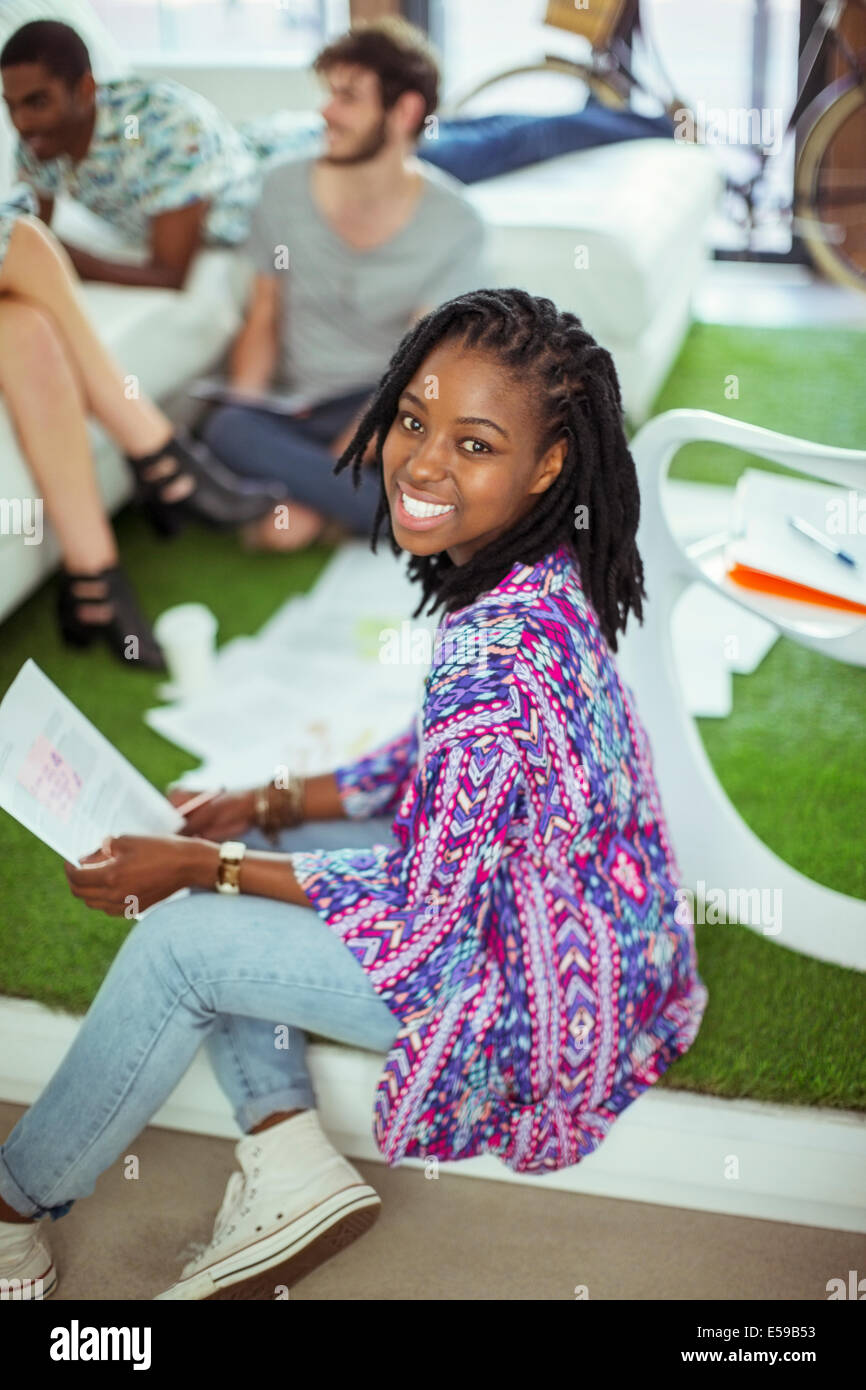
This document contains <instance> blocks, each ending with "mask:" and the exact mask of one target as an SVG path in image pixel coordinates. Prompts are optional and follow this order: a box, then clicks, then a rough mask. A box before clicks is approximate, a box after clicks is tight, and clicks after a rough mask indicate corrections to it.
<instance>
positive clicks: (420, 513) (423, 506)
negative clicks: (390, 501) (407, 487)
mask: <svg viewBox="0 0 866 1390" xmlns="http://www.w3.org/2000/svg"><path fill="white" fill-rule="evenodd" d="M400 496H401V497H402V499H403V506H404V507H405V508H406V511H407V512H408V513H409V515H410V516H417V517H424V516H444V515H445V513H446V512H453V510H454V508H453V507H441V506H437V505H436V503H434V502H419V501H418V500H417V499H416V498H414V497H407V496H406V494H405V492H401V493H400Z"/></svg>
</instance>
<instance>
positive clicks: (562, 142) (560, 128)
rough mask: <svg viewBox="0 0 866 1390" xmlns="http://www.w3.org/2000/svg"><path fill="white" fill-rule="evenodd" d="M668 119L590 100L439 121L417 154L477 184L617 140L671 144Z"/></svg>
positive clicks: (464, 181) (467, 181)
mask: <svg viewBox="0 0 866 1390" xmlns="http://www.w3.org/2000/svg"><path fill="white" fill-rule="evenodd" d="M673 133H674V125H673V121H672V120H671V118H670V117H669V116H664V115H662V116H641V115H639V114H638V113H637V112H636V111H610V110H608V108H607V107H606V106H603V105H602V104H601V102H599V101H597V100H596V99H595V98H594V97H590V98H589V99H588V101H587V103H586V106H585V107H584V109H583V110H582V111H566V112H563V113H561V114H556V115H552V116H526V115H520V114H514V115H507V114H506V115H495V116H466V117H454V118H453V119H450V120H440V122H439V130H438V135H437V138H436V139H435V140H434V139H429V138H425V137H424V136H423V135H422V136H421V139H420V140H419V141H418V148H417V151H416V153H417V154H418V157H419V159H425V160H426V161H427V163H428V164H435V165H437V166H438V168H440V169H444V170H445V171H446V173H449V174H452V175H453V176H454V178H456V179H460V181H461V183H478V182H479V181H480V180H481V179H492V178H495V177H496V175H497V174H508V173H510V172H511V170H512V169H522V168H523V167H524V166H525V165H527V164H538V163H540V162H541V161H542V160H545V159H554V158H555V157H556V156H557V155H560V154H569V153H571V151H572V150H585V149H589V148H591V147H592V146H594V145H611V144H614V143H616V142H617V141H620V140H640V139H656V140H659V139H665V138H668V139H672V138H673Z"/></svg>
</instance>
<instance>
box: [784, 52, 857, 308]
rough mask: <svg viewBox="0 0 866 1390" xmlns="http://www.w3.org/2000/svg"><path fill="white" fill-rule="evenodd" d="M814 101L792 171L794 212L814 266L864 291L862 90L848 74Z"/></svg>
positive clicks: (833, 277)
mask: <svg viewBox="0 0 866 1390" xmlns="http://www.w3.org/2000/svg"><path fill="white" fill-rule="evenodd" d="M818 100H819V103H820V108H821V109H819V110H818V113H817V115H816V116H815V118H814V119H813V120H811V124H810V125H809V130H808V134H807V135H806V138H805V140H804V142H803V147H802V150H801V151H800V158H799V160H798V161H797V168H796V171H795V174H794V217H795V219H797V223H798V224H799V226H798V232H799V235H800V236H801V237H802V239H803V242H804V243H805V245H806V248H807V249H808V252H809V255H810V256H811V258H812V260H813V261H814V263H815V265H816V267H817V268H818V269H819V270H822V271H823V272H824V274H825V275H827V276H828V278H829V279H831V280H833V281H835V282H836V283H837V284H840V285H848V286H850V287H851V288H853V289H857V290H861V291H863V292H866V167H864V161H863V150H864V149H866V93H864V91H863V89H862V87H861V86H859V85H858V83H857V79H856V78H854V77H846V78H843V79H841V80H840V81H839V82H834V83H833V84H832V86H830V87H828V88H827V91H826V92H824V93H822V95H821V97H820V98H819V99H818ZM812 109H814V108H812ZM810 116H811V111H807V112H806V116H805V117H804V120H807V121H808V120H809V119H810Z"/></svg>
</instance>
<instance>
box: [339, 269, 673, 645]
mask: <svg viewBox="0 0 866 1390" xmlns="http://www.w3.org/2000/svg"><path fill="white" fill-rule="evenodd" d="M448 339H462V340H463V342H464V344H465V346H466V348H478V349H481V350H484V351H488V352H490V353H491V354H492V355H493V356H494V357H495V358H496V359H498V361H499V362H500V363H501V364H502V366H503V367H505V368H506V369H509V370H510V371H512V372H514V373H516V374H519V377H520V380H521V381H523V382H525V383H526V384H527V385H528V386H529V387H530V389H531V390H532V391H533V396H534V402H536V403H537V408H538V412H539V428H538V436H539V446H538V457H539V458H540V457H541V456H542V454H543V453H545V452H546V451H547V449H549V448H550V447H551V445H552V444H553V443H554V442H555V441H556V440H557V439H560V438H562V437H563V436H565V437H566V438H567V441H568V451H567V454H566V456H565V459H564V461H563V465H562V468H561V470H560V472H559V475H558V477H557V478H556V479H555V480H554V482H553V483H552V484H551V485H550V487H549V488H548V489H547V491H546V492H543V493H541V494H540V495H539V498H538V501H537V503H536V504H535V506H534V507H533V508H532V510H531V511H529V512H528V513H527V514H526V516H524V517H523V518H521V519H520V520H519V521H518V522H516V523H515V525H514V526H513V527H512V528H511V530H510V531H508V532H506V533H505V535H502V536H499V537H498V538H497V539H496V540H495V541H493V542H491V543H490V544H489V545H486V546H484V547H483V548H482V549H480V550H478V551H476V553H475V554H474V555H473V556H472V558H471V559H470V560H469V561H467V562H466V564H463V565H455V564H454V563H453V561H452V560H451V558H450V557H449V555H448V554H447V552H446V551H442V552H440V553H439V554H434V555H423V556H421V555H413V556H412V557H411V559H410V561H409V566H408V569H409V574H410V575H411V577H412V578H416V579H419V580H420V581H421V586H422V596H421V600H420V602H419V604H418V607H417V608H416V609H415V613H414V614H413V616H414V617H417V616H418V615H419V614H420V613H421V612H422V610H423V609H424V605H425V604H426V603H427V602H428V600H431V603H430V607H429V608H428V610H427V611H428V613H429V612H433V611H435V609H436V608H438V607H439V606H440V605H444V609H445V612H453V611H455V610H456V609H459V608H463V607H465V606H466V605H467V604H470V603H473V602H474V601H475V599H476V598H477V597H478V596H479V595H480V594H482V593H484V592H485V591H486V590H488V589H490V588H492V587H493V586H494V585H496V584H497V583H498V582H499V581H500V580H501V579H502V578H504V576H505V575H506V574H507V573H508V572H509V570H510V569H511V568H512V566H513V565H514V564H516V563H517V562H520V563H522V564H527V565H531V564H534V563H536V562H537V561H538V560H540V559H542V558H544V557H545V556H546V555H548V554H549V553H550V552H551V551H552V550H554V549H555V548H556V547H557V546H558V545H559V544H561V543H562V542H565V543H566V544H567V545H568V547H569V548H570V550H571V551H572V553H573V555H574V557H575V558H576V560H577V563H578V566H579V570H580V578H581V584H582V586H583V588H584V591H585V592H586V594H587V596H588V598H589V600H590V602H591V603H592V606H593V608H594V610H595V613H596V616H597V618H598V621H599V626H600V628H601V630H602V632H603V634H604V636H605V639H606V640H607V642H608V644H609V646H610V648H611V650H612V651H616V649H617V642H616V634H617V631H618V630H620V629H621V630H622V631H625V625H626V619H627V617H628V614H629V611H634V613H635V614H636V616H637V618H638V619H639V620H640V621H643V608H642V604H641V598H645V597H646V594H645V591H644V587H643V565H642V563H641V558H640V555H639V554H638V550H637V546H636V545H635V535H636V533H637V526H638V519H639V516H640V494H639V491H638V483H637V474H636V472H635V466H634V461H633V459H632V457H631V454H630V453H629V449H628V444H627V442H626V438H625V432H624V428H623V419H622V398H621V394H620V387H619V380H618V378H617V374H616V369H615V367H614V364H613V359H612V358H611V355H610V353H609V352H608V351H607V350H606V349H605V348H603V347H600V346H599V344H598V343H597V342H596V341H595V339H594V338H592V337H591V336H590V334H589V333H587V332H586V330H585V329H584V328H583V327H582V326H581V322H580V319H578V318H576V317H575V315H574V314H570V313H567V312H560V311H558V310H557V308H556V306H555V305H554V304H553V303H552V302H551V300H549V299H541V298H537V297H536V296H534V295H531V294H528V293H527V292H526V291H525V290H520V289H495V290H494V289H487V290H474V291H472V292H471V293H470V294H464V295H461V296H460V297H459V298H457V299H452V300H449V301H448V302H447V303H446V304H443V305H441V306H440V307H439V308H438V309H434V310H433V311H432V312H431V313H429V314H427V315H426V316H425V317H424V318H422V319H420V320H419V321H418V323H417V324H416V325H415V326H414V327H413V328H412V329H410V331H409V332H408V333H407V334H406V335H405V337H404V338H403V339H402V341H401V342H400V344H399V346H398V348H397V350H396V352H395V353H394V355H393V357H392V358H391V362H390V364H389V366H388V369H387V371H386V372H385V374H384V375H383V377H382V379H381V381H380V383H379V386H378V388H377V391H376V394H375V395H374V396H373V398H372V400H371V401H370V403H369V405H368V406H367V409H366V411H365V413H364V415H363V416H362V418H361V421H360V423H359V425H358V428H357V430H356V431H355V434H354V436H353V438H352V440H351V441H350V443H349V444H348V446H347V447H346V449H345V450H344V452H343V453H342V454H341V455H340V458H339V460H338V462H337V464H336V467H335V469H334V471H335V472H340V471H341V470H342V469H344V468H346V467H348V465H349V464H351V465H352V469H353V476H354V478H355V480H356V482H358V481H360V477H361V468H362V466H363V465H362V461H363V457H364V453H365V451H366V449H367V446H368V444H369V442H370V439H371V437H372V436H373V434H374V432H376V433H377V443H376V463H377V464H378V468H379V477H380V481H381V482H382V492H381V496H380V498H379V506H378V508H377V511H376V516H375V518H374V521H373V530H372V536H371V549H372V550H373V551H374V552H375V550H376V542H377V538H378V535H379V530H380V527H381V525H382V522H383V521H385V522H386V523H387V528H388V537H389V540H390V543H391V548H392V550H393V552H394V554H395V555H396V554H399V553H400V546H399V545H398V544H397V542H396V540H395V539H394V534H393V531H392V530H391V518H390V511H389V508H388V502H387V498H386V495H385V488H384V478H383V471H382V470H383V465H382V448H383V445H384V442H385V438H386V436H387V434H388V431H389V430H390V428H391V425H392V424H393V421H394V417H395V415H396V413H397V406H398V402H399V400H400V396H401V394H402V393H403V391H404V390H405V388H406V386H407V384H408V382H409V381H410V380H411V378H412V376H413V375H414V373H415V372H416V371H417V370H418V367H419V366H420V365H421V363H422V362H423V360H424V358H425V357H426V356H427V354H428V353H429V352H430V351H431V350H432V349H433V348H434V347H436V346H437V345H438V344H439V343H441V342H443V341H445V340H448ZM578 506H585V507H586V508H587V513H586V515H587V516H588V518H589V525H588V526H586V527H582V528H580V527H576V524H575V511H576V508H577V507H578Z"/></svg>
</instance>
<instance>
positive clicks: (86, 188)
mask: <svg viewBox="0 0 866 1390" xmlns="http://www.w3.org/2000/svg"><path fill="white" fill-rule="evenodd" d="M319 138H320V134H319V123H318V122H317V121H316V120H315V119H314V118H312V117H310V116H308V115H307V114H306V113H304V115H302V116H298V115H296V114H295V113H292V112H276V113H274V115H273V116H267V117H259V118H257V119H256V120H254V121H248V122H246V123H245V124H243V125H240V126H237V127H235V126H234V125H232V123H231V121H229V119H228V118H227V117H226V116H224V115H223V114H222V113H221V112H220V111H218V110H217V108H216V107H215V106H213V105H212V103H211V102H209V101H207V100H206V98H205V97H203V96H200V95H199V93H198V92H194V91H192V90H191V89H190V88H189V87H184V86H182V85H181V84H180V83H178V82H172V81H170V80H167V79H166V80H163V81H157V82H147V81H145V80H144V79H142V78H138V77H127V78H123V79H120V80H119V81H116V82H104V83H101V84H99V86H97V89H96V120H95V124H94V128H93V135H92V138H91V141H90V145H89V147H88V150H87V153H86V154H85V156H84V158H83V159H82V160H80V161H79V162H78V163H77V164H76V163H74V162H73V161H72V160H71V159H70V157H69V156H68V155H65V154H64V155H59V156H58V157H57V158H56V159H48V160H40V159H37V158H36V156H35V155H34V154H32V153H31V151H30V150H29V149H28V148H27V146H26V145H25V144H24V143H23V141H21V140H19V141H18V143H17V147H16V160H17V177H18V178H19V179H21V180H23V181H24V182H25V183H28V184H30V185H31V186H32V187H33V188H34V189H35V190H36V191H38V192H40V193H42V194H43V195H44V196H46V197H57V196H59V195H60V194H61V193H64V194H66V195H67V196H68V197H70V198H73V199H74V200H75V201H76V202H79V203H82V204H83V205H84V206H85V207H86V208H88V209H89V210H90V211H91V212H93V213H95V214H96V216H97V217H102V218H104V219H105V220H106V221H107V222H110V223H111V224H112V225H113V226H115V227H117V228H119V230H120V231H121V232H123V233H125V235H126V236H127V237H129V238H130V240H132V241H134V242H145V241H146V240H147V235H148V225H149V221H150V218H151V217H155V216H157V215H158V214H160V213H164V212H173V211H175V210H176V209H178V208H182V207H186V206H187V205H188V204H190V203H196V202H201V201H204V200H209V201H210V204H211V206H210V210H209V212H208V215H207V219H206V222H205V240H206V241H207V242H209V243H211V244H222V245H232V246H234V245H237V244H238V243H240V242H242V241H244V240H245V238H246V236H247V234H248V232H249V220H250V214H251V212H252V209H253V208H254V207H255V205H256V203H257V201H258V198H259V194H260V191H261V179H262V174H263V169H264V168H265V166H266V165H267V164H268V162H269V161H270V160H271V159H272V158H285V157H288V156H289V155H292V154H303V153H309V152H310V150H311V148H312V147H313V145H314V142H315V141H316V140H318V139H319Z"/></svg>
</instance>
